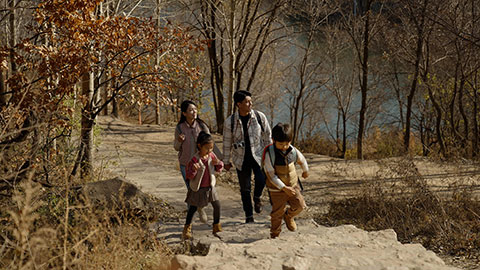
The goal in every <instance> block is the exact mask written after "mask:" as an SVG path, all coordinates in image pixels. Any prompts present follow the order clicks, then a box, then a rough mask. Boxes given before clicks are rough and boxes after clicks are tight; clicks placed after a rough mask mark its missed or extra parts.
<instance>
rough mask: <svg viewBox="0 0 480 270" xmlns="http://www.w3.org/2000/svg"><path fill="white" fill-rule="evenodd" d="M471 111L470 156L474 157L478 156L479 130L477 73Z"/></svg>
mask: <svg viewBox="0 0 480 270" xmlns="http://www.w3.org/2000/svg"><path fill="white" fill-rule="evenodd" d="M473 85H474V87H473V89H472V90H473V91H472V92H473V111H472V123H473V138H472V140H473V149H472V156H473V157H476V156H477V155H478V143H479V136H480V135H479V134H478V133H479V132H480V131H479V129H478V110H479V108H478V94H477V91H478V90H477V72H475V76H474V83H473Z"/></svg>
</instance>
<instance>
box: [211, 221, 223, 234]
mask: <svg viewBox="0 0 480 270" xmlns="http://www.w3.org/2000/svg"><path fill="white" fill-rule="evenodd" d="M222 231H223V230H222V225H221V224H220V223H217V224H213V234H216V233H218V232H222Z"/></svg>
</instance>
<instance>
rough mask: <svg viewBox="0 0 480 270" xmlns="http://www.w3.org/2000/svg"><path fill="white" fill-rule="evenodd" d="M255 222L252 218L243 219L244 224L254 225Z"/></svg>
mask: <svg viewBox="0 0 480 270" xmlns="http://www.w3.org/2000/svg"><path fill="white" fill-rule="evenodd" d="M254 222H255V220H253V217H247V219H245V223H254Z"/></svg>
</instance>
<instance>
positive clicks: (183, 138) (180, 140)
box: [178, 134, 185, 142]
mask: <svg viewBox="0 0 480 270" xmlns="http://www.w3.org/2000/svg"><path fill="white" fill-rule="evenodd" d="M178 141H179V142H184V141H185V134H179V135H178Z"/></svg>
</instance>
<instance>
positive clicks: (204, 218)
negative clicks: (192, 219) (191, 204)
mask: <svg viewBox="0 0 480 270" xmlns="http://www.w3.org/2000/svg"><path fill="white" fill-rule="evenodd" d="M198 217H199V218H200V222H202V223H204V224H206V223H207V221H208V217H207V213H206V212H205V209H203V207H202V208H198Z"/></svg>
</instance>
